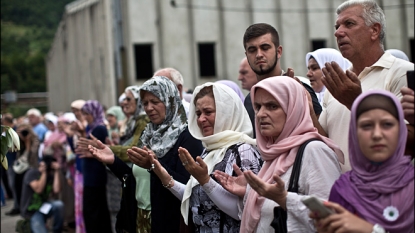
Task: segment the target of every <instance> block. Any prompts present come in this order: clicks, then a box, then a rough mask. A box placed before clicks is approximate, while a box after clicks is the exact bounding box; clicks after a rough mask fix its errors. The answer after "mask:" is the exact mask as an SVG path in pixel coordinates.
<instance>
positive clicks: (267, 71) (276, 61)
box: [248, 53, 278, 75]
mask: <svg viewBox="0 0 415 233" xmlns="http://www.w3.org/2000/svg"><path fill="white" fill-rule="evenodd" d="M248 63H249V62H248ZM277 63H278V53H277V54H276V55H275V62H274V64H272V65H271V67H269V68H268V69H266V70H263V69H262V67H260V70H256V69H254V68H253V67H252V66H251V64H249V65H250V66H251V68H252V70H253V71H254V72H255V74H257V75H266V74H269V73H271V72H272V71H273V70H274V69H275V67H276V66H277Z"/></svg>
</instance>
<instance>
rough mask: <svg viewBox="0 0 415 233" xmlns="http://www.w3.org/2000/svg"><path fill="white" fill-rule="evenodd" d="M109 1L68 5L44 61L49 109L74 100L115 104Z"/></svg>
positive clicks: (82, 0)
mask: <svg viewBox="0 0 415 233" xmlns="http://www.w3.org/2000/svg"><path fill="white" fill-rule="evenodd" d="M111 16H112V15H111V8H110V0H100V1H99V0H79V1H76V2H73V3H71V4H68V5H67V7H66V11H65V13H64V16H63V20H62V22H61V23H60V25H59V28H58V30H57V33H56V35H55V39H54V42H53V44H52V47H51V50H50V52H49V54H48V57H47V58H46V65H47V80H48V92H49V106H48V107H49V110H50V111H67V110H70V103H71V102H72V101H73V100H76V99H85V100H88V99H96V100H99V101H100V102H101V103H102V104H103V105H105V106H112V105H114V104H116V99H117V98H116V92H115V71H114V62H113V52H112V48H113V44H112V43H113V41H112V40H113V35H112V33H111V26H112V24H111V22H112V21H111V20H112V18H111Z"/></svg>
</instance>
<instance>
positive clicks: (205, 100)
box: [196, 96, 216, 137]
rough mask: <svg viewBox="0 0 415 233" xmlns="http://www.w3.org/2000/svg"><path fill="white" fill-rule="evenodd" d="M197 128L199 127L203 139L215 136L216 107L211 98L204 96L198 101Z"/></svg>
mask: <svg viewBox="0 0 415 233" xmlns="http://www.w3.org/2000/svg"><path fill="white" fill-rule="evenodd" d="M196 116H197V126H199V129H200V131H201V132H202V135H203V137H207V136H210V135H213V134H214V129H215V117H216V105H215V100H214V99H213V98H212V97H210V96H203V97H202V98H200V99H198V100H197V101H196Z"/></svg>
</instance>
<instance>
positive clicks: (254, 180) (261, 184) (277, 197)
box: [244, 171, 287, 209]
mask: <svg viewBox="0 0 415 233" xmlns="http://www.w3.org/2000/svg"><path fill="white" fill-rule="evenodd" d="M244 176H245V178H246V181H247V182H248V183H249V185H250V186H251V188H252V189H254V190H255V191H256V192H257V193H258V194H259V195H260V196H263V197H266V198H268V199H270V200H273V201H275V202H276V203H278V205H280V206H281V207H282V208H283V209H286V202H287V190H285V183H284V181H283V180H282V179H281V178H280V177H279V176H278V175H276V174H275V175H273V176H272V178H273V181H274V182H275V183H272V184H269V183H267V182H265V181H263V180H262V179H261V178H259V177H258V176H257V175H255V174H254V173H253V172H252V171H245V172H244Z"/></svg>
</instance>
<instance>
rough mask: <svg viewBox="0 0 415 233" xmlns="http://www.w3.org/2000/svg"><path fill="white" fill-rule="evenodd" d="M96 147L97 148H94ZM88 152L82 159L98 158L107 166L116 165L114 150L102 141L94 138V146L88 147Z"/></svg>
mask: <svg viewBox="0 0 415 233" xmlns="http://www.w3.org/2000/svg"><path fill="white" fill-rule="evenodd" d="M93 145H95V146H93ZM88 152H89V153H84V154H83V155H82V156H80V157H81V158H96V159H97V160H99V161H100V162H103V163H105V164H113V163H114V153H112V150H111V149H110V148H109V147H108V146H106V145H105V144H103V143H102V142H101V141H99V140H97V139H96V138H94V140H93V144H91V145H88Z"/></svg>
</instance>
